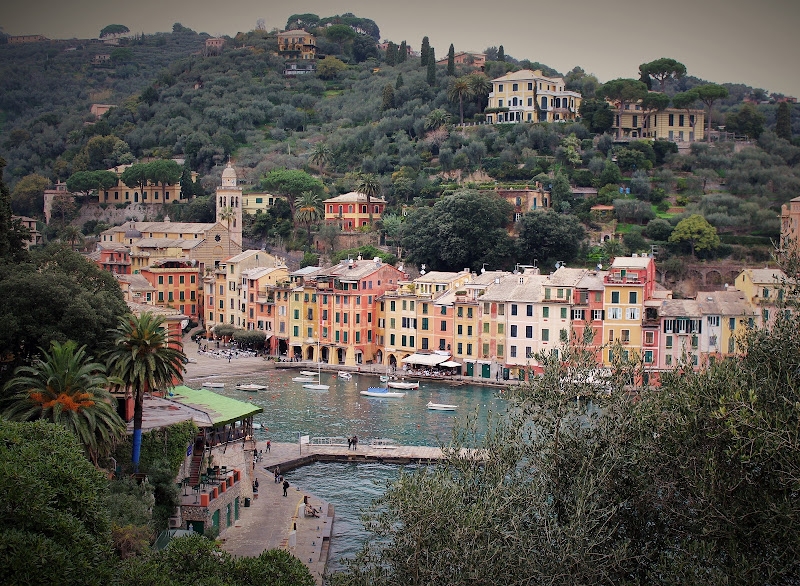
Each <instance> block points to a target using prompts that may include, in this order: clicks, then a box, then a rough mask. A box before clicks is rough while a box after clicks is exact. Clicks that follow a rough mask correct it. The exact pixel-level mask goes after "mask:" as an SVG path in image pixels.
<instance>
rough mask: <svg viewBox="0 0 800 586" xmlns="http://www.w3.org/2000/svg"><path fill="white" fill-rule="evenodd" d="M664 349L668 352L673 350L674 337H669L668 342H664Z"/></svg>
mask: <svg viewBox="0 0 800 586" xmlns="http://www.w3.org/2000/svg"><path fill="white" fill-rule="evenodd" d="M664 347H665V348H667V349H668V350H669V349H672V336H667V338H666V342H664Z"/></svg>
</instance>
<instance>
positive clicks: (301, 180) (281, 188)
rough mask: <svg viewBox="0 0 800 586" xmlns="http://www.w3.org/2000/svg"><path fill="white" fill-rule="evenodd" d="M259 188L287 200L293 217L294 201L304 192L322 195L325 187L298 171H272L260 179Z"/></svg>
mask: <svg viewBox="0 0 800 586" xmlns="http://www.w3.org/2000/svg"><path fill="white" fill-rule="evenodd" d="M261 188H262V189H264V190H265V191H270V192H273V193H276V194H278V195H285V196H286V197H287V198H288V201H289V205H290V209H291V212H292V214H291V216H292V217H294V201H295V200H296V199H297V198H298V197H300V196H301V195H302V194H303V192H304V191H311V192H314V193H318V194H320V195H321V194H322V193H323V192H324V190H325V186H324V185H323V184H322V181H320V180H319V179H317V178H316V177H312V176H311V175H309V174H308V173H306V172H305V171H301V170H299V169H274V170H272V171H270V172H269V173H267V174H266V175H265V176H264V177H263V179H261Z"/></svg>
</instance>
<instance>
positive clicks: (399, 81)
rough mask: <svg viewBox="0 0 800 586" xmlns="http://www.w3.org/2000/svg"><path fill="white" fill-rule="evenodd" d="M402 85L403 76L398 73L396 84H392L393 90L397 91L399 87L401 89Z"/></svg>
mask: <svg viewBox="0 0 800 586" xmlns="http://www.w3.org/2000/svg"><path fill="white" fill-rule="evenodd" d="M403 83H404V82H403V74H402V73H398V74H397V82H395V84H394V89H396V90H399V89H400V88H401V87H403Z"/></svg>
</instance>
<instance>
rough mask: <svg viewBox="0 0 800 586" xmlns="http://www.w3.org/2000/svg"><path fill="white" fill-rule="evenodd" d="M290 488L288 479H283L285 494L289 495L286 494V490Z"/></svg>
mask: <svg viewBox="0 0 800 586" xmlns="http://www.w3.org/2000/svg"><path fill="white" fill-rule="evenodd" d="M288 488H289V481H288V480H284V481H283V496H287V495H286V490H287V489H288Z"/></svg>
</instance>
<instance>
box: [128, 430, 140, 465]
mask: <svg viewBox="0 0 800 586" xmlns="http://www.w3.org/2000/svg"><path fill="white" fill-rule="evenodd" d="M141 448H142V430H141V429H134V430H133V455H132V456H131V463H132V464H133V469H134V471H136V472H138V471H139V452H140V451H141Z"/></svg>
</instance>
